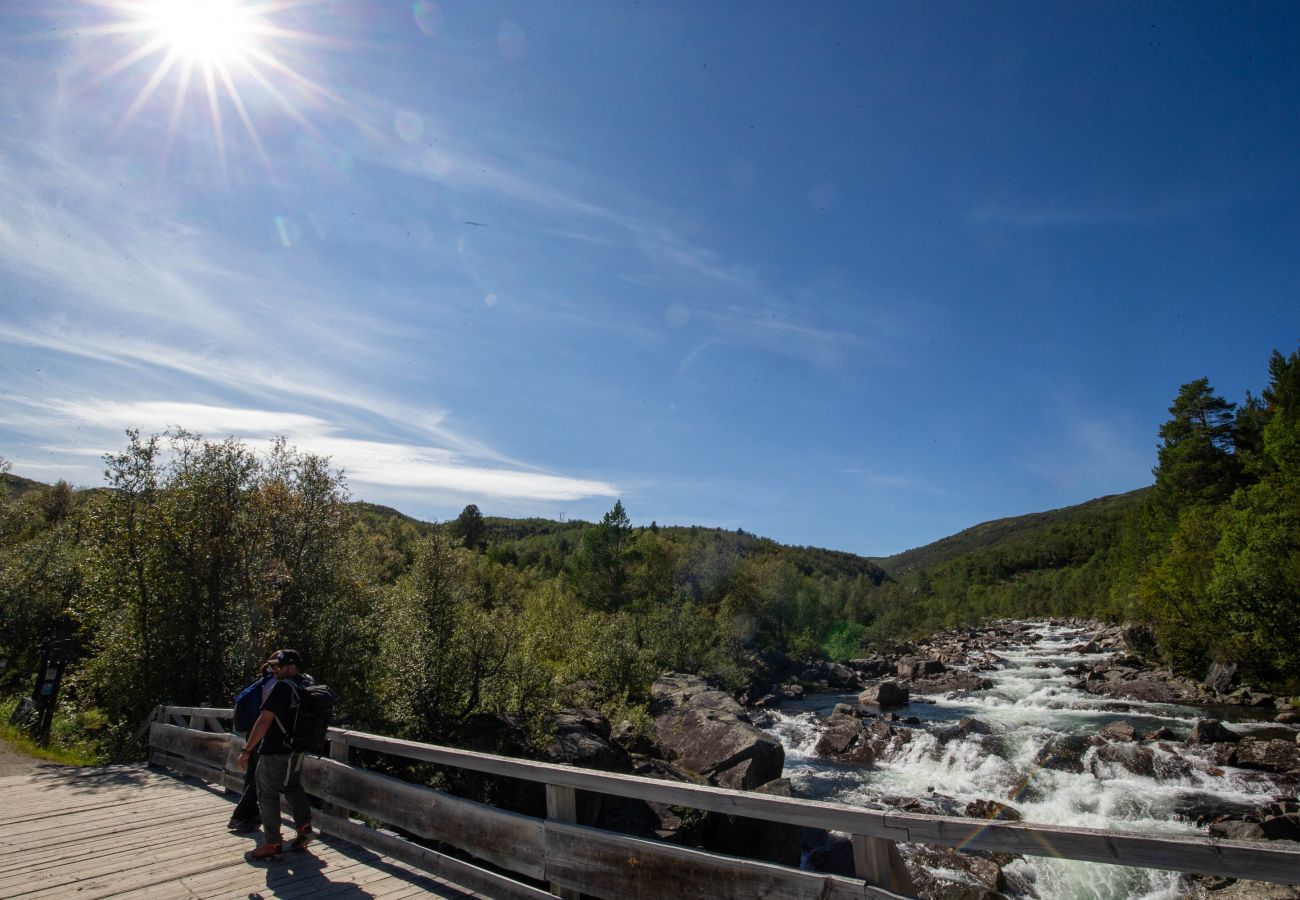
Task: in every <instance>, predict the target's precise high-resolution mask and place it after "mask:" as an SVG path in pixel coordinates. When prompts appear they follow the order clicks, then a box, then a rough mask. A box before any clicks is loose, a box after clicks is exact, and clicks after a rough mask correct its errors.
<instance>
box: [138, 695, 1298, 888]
mask: <svg viewBox="0 0 1300 900" xmlns="http://www.w3.org/2000/svg"><path fill="white" fill-rule="evenodd" d="M162 712H163V713H164V714H165V715H171V716H179V717H195V718H204V719H228V718H231V717H232V716H233V711H232V710H222V709H209V708H207V707H164V708H162ZM329 734H330V742H331V754H330V755H331V757H332V758H334V759H335V760H340V761H343V760H346V757H347V751H348V750H349V749H350V748H358V749H366V750H371V751H376V752H381V753H387V754H391V755H394V756H399V757H403V758H406V759H412V760H419V761H423V762H431V763H436V764H440V765H446V766H454V767H458V768H463V769H469V770H473V771H476V772H483V773H486V774H491V775H498V776H506V777H511V778H518V779H523V780H527V781H531V782H536V783H539V784H544V785H547V786H548V793H550V792H551V791H552V790H561V791H574V790H582V791H589V792H593V793H601V794H613V795H616V796H620V797H628V798H633V799H638V800H644V801H651V802H657V803H664V804H670V805H678V806H688V807H693V808H696V809H701V810H708V811H711V812H718V813H725V814H729V815H737V816H745V817H749V818H756V819H763V820H767V821H774V822H784V823H788V824H792V825H803V826H810V827H816V828H825V829H830V830H834V831H841V832H846V833H848V834H850V835H855V836H860V837H861V838H864V839H865V840H866V841H870V842H877V841H878V842H879V843H873V846H871V847H870V849H873V850H876V851H881V850H883V849H884V847H883V845H885V844H892V842H895V841H905V842H915V843H925V844H936V845H940V846H947V847H957V848H962V849H979V850H992V851H1003V852H1011V853H1017V854H1022V855H1027V856H1053V857H1061V858H1066V859H1075V860H1081V861H1085V862H1097V863H1108V864H1115V865H1126V866H1135V867H1139V868H1153V869H1167V870H1174V871H1180V872H1189V873H1198V874H1204V875H1221V876H1226V877H1232V878H1249V879H1254V880H1263V881H1274V882H1280V883H1293V882H1296V881H1300V847H1297V848H1295V849H1291V848H1283V847H1280V846H1278V845H1277V844H1270V843H1256V842H1249V841H1228V840H1219V839H1215V838H1209V837H1201V836H1195V837H1192V836H1153V835H1143V834H1136V833H1132V832H1119V831H1105V830H1100V829H1091V828H1066V827H1061V826H1054V825H1041V824H1033V823H1025V822H991V821H985V820H977V819H969V818H960V817H954V816H929V815H921V814H917V813H904V812H896V811H880V810H870V809H862V808H860V807H854V806H848V805H846V804H842V803H832V802H829V801H822V800H806V799H802V798H792V797H779V796H773V795H770V794H760V793H754V792H747V791H737V790H731V789H728V788H720V787H713V786H708V785H697V784H683V783H679V782H671V781H662V780H657V779H650V778H642V777H639V776H635V775H623V774H616V773H609V772H600V771H595V770H590V769H579V768H574V767H572V766H566V765H560V764H556V763H548V762H538V761H532V760H522V759H515V758H511V757H505V756H497V755H494V754H489V753H479V752H475V751H471V750H459V749H455V748H451V747H442V746H438V745H434V744H425V743H420V742H417V741H407V740H402V739H399V738H390V737H384V736H382V735H375V734H369V733H366V732H360V731H350V730H346V729H340V728H331V729H330V733H329ZM855 843H860V841H855ZM855 849H859V848H856V847H855ZM862 849H863V850H864V851H865V850H866V849H868V848H862ZM890 849H892V848H890ZM855 855H858V854H855ZM862 855H864V856H866V855H870V854H867V853H865V852H864V853H863V854H862ZM887 863H888V860H886V862H885V863H880V864H877V865H876V866H875V867H874V872H873V874H874V875H875V876H876V878H878V879H879V880H877V881H876V883H878V884H886V885H889V884H894V885H897V884H898V882H896V881H892V879H891V878H890V877H889V873H888V872H887V871H886V870H888V869H889V866H888V865H887ZM860 874H863V872H862V871H861V870H860ZM873 880H874V879H873ZM900 887H910V886H909V885H900Z"/></svg>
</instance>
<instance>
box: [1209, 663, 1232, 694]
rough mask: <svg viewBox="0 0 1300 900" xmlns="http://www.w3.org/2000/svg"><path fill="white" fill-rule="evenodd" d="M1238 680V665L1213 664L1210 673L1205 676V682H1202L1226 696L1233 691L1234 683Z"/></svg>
mask: <svg viewBox="0 0 1300 900" xmlns="http://www.w3.org/2000/svg"><path fill="white" fill-rule="evenodd" d="M1236 680H1237V664H1236V663H1218V662H1216V663H1211V664H1210V671H1209V672H1207V673H1206V675H1205V681H1203V682H1202V684H1204V685H1205V686H1206V687H1207V688H1209V689H1210V690H1212V691H1217V692H1218V693H1220V694H1226V693H1228V692H1229V691H1230V690H1232V685H1233V682H1235V681H1236Z"/></svg>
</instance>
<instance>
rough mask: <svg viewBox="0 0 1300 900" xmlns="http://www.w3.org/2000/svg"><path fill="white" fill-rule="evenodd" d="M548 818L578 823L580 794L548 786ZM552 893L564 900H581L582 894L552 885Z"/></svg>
mask: <svg viewBox="0 0 1300 900" xmlns="http://www.w3.org/2000/svg"><path fill="white" fill-rule="evenodd" d="M546 818H547V819H552V820H554V821H556V822H573V823H576V822H577V821H578V792H577V791H576V790H574V789H573V788H571V787H565V786H564V785H561V784H548V785H546ZM550 888H551V893H552V894H554V895H555V896H557V897H561V898H563V900H579V898H580V897H581V892H580V891H576V890H574V889H573V888H566V887H560V886H559V885H558V884H556V883H555V882H553V881H552V882H551V883H550Z"/></svg>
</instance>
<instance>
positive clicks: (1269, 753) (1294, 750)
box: [1237, 738, 1300, 772]
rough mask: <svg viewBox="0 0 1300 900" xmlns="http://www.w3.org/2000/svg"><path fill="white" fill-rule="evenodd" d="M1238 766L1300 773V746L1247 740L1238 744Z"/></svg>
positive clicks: (1281, 741)
mask: <svg viewBox="0 0 1300 900" xmlns="http://www.w3.org/2000/svg"><path fill="white" fill-rule="evenodd" d="M1237 765H1238V766H1240V767H1241V768H1243V769H1260V770H1263V771H1265V772H1300V744H1294V743H1292V742H1291V741H1283V740H1271V741H1256V740H1251V739H1249V738H1247V739H1246V740H1243V741H1241V742H1240V743H1238V744H1237Z"/></svg>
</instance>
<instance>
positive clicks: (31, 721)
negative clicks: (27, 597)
mask: <svg viewBox="0 0 1300 900" xmlns="http://www.w3.org/2000/svg"><path fill="white" fill-rule="evenodd" d="M71 655H72V641H70V640H67V639H66V638H63V639H53V638H52V639H50V640H48V641H46V642H45V646H44V647H43V648H42V649H41V667H40V668H39V669H38V670H37V672H36V684H35V686H34V687H33V688H32V695H31V697H24V698H23V700H22V702H20V703H19V705H18V709H16V710H14V717H15V719H17V718H19V717H20V716H21V718H23V719H25V720H26V721H25V722H15V724H22V725H24V727H26V728H27V729H28V730H29V731H30V732H31V733H32V736H33V737H34V738H35V739H36V742H37V743H38V744H44V743H45V742H46V741H48V740H49V739H50V725H52V724H53V722H54V708H55V706H56V705H57V703H58V700H59V685H60V684H62V683H63V670H64V669H66V668H67V666H68V659H69V658H70V657H71Z"/></svg>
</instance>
